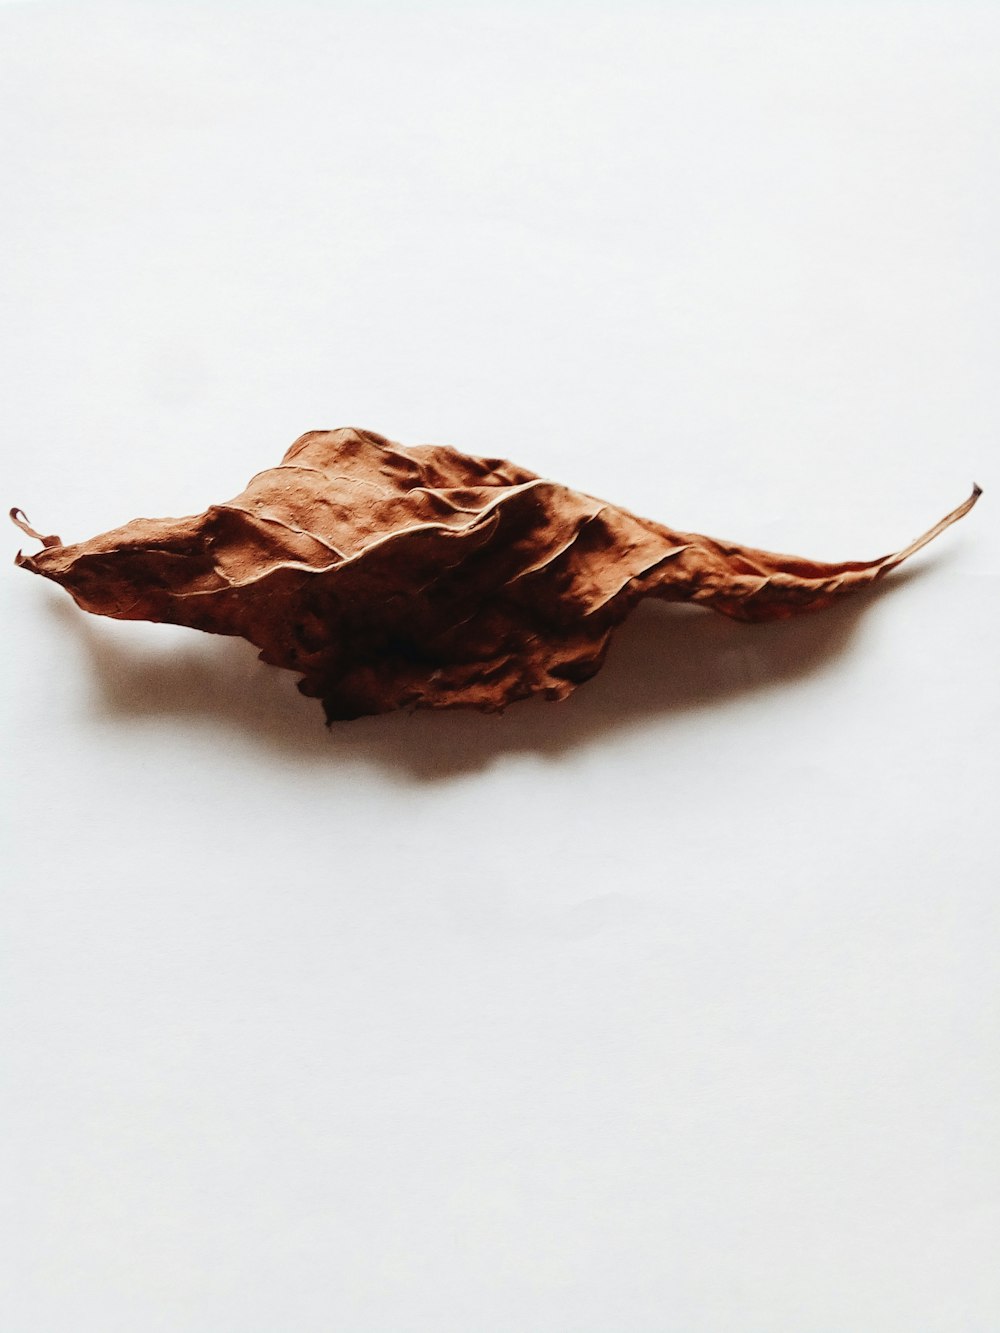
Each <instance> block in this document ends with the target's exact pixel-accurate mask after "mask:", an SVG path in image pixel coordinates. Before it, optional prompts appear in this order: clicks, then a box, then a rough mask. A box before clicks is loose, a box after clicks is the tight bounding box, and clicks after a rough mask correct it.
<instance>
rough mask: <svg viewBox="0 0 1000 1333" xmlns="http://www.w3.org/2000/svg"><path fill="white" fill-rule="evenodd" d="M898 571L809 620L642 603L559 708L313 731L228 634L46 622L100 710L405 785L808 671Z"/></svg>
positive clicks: (314, 721)
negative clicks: (73, 649)
mask: <svg viewBox="0 0 1000 1333" xmlns="http://www.w3.org/2000/svg"><path fill="white" fill-rule="evenodd" d="M925 567H926V566H921V567H918V568H917V569H914V570H912V571H908V570H904V571H898V572H896V573H895V574H894V576H893V578H892V580H891V581H890V582H888V583H886V584H884V585H882V586H881V587H879V588H877V589H870V590H867V591H863V592H859V593H856V594H854V595H853V596H851V597H850V598H849V599H847V600H846V601H845V602H843V603H842V604H840V605H837V606H834V607H831V608H829V609H827V610H825V611H822V612H818V613H816V614H807V615H804V616H801V617H799V618H797V619H794V620H789V621H785V622H781V623H775V624H770V625H742V624H738V623H736V622H734V621H731V620H727V619H725V618H724V617H723V616H720V615H717V614H715V613H713V612H711V611H705V610H701V609H699V608H695V607H689V606H671V605H668V604H664V603H658V602H653V601H647V602H645V603H643V604H642V605H641V606H640V607H638V608H637V610H636V611H635V612H634V613H633V614H632V616H631V617H630V618H629V620H627V621H626V623H625V624H624V625H623V626H622V627H621V628H620V629H619V630H618V631H617V634H616V636H615V639H614V641H613V642H612V645H611V649H610V651H609V653H608V659H607V661H606V663H605V665H604V667H603V669H602V670H601V671H600V672H599V673H598V675H597V676H596V677H594V679H593V680H591V681H588V682H587V683H586V684H584V685H582V686H580V688H579V689H578V690H577V691H576V692H575V694H574V695H573V696H572V697H571V698H570V699H568V700H566V701H565V702H562V703H557V704H551V703H546V702H543V701H540V700H537V701H536V700H532V701H529V702H526V703H519V704H513V705H512V706H511V707H510V708H509V709H508V710H507V712H505V713H503V714H502V715H484V714H480V713H475V712H471V711H469V712H467V711H464V710H455V711H452V712H440V713H438V712H412V713H392V714H387V715H386V716H383V717H375V718H362V719H360V720H359V721H356V722H341V723H335V724H334V726H333V727H332V728H330V729H327V728H326V727H325V726H324V720H323V714H322V709H321V707H320V705H319V703H318V702H316V701H315V700H312V699H305V698H304V697H303V696H302V695H300V694H299V693H298V691H297V690H296V688H295V677H294V676H293V674H292V673H290V672H287V671H281V670H279V669H277V668H274V667H268V666H265V665H264V664H263V663H261V662H260V661H258V659H257V656H256V650H255V649H254V648H253V647H252V646H251V645H250V644H247V643H245V642H244V641H243V640H242V639H227V638H222V637H217V636H214V635H199V634H196V633H194V632H192V633H191V638H190V647H186V648H184V649H182V650H180V651H178V650H177V649H176V647H175V646H174V644H173V643H171V644H170V645H169V646H168V647H166V648H165V649H163V650H162V651H159V650H153V651H151V650H150V649H149V648H148V647H147V646H144V647H142V648H139V649H136V648H133V647H131V646H126V645H125V644H124V643H123V641H122V627H119V626H115V627H113V629H112V627H111V626H108V625H106V624H105V623H103V622H102V621H101V620H100V619H98V618H95V617H91V616H87V615H85V614H83V613H81V612H80V611H78V610H77V608H76V607H74V606H73V605H72V604H71V603H69V602H67V601H65V600H64V599H62V598H59V599H58V601H57V602H55V603H53V606H54V609H55V610H56V612H57V614H59V616H60V618H61V619H63V620H64V622H65V623H66V624H68V625H71V626H72V628H73V630H74V632H75V633H76V634H77V635H78V636H79V637H80V639H81V640H82V642H83V643H84V645H85V647H86V649H87V653H88V656H89V658H90V662H91V665H92V667H93V671H94V677H95V682H96V686H97V708H98V710H99V712H100V713H101V714H102V715H104V716H106V717H109V718H114V719H117V720H124V719H128V718H136V719H138V718H146V719H149V718H154V719H155V718H165V717H175V718H182V719H184V720H185V722H186V723H187V724H188V725H195V726H213V727H218V726H220V725H221V726H223V727H227V728H233V729H235V730H236V731H237V732H238V733H239V734H240V735H241V736H242V737H243V738H245V739H246V740H247V741H248V743H250V744H252V745H255V746H260V747H263V748H265V749H270V750H275V751H280V752H284V753H285V754H286V755H287V756H290V757H294V758H295V759H296V760H298V761H299V762H312V763H316V762H323V763H329V762H331V761H332V762H336V761H338V760H342V761H345V762H349V763H356V762H363V763H369V764H374V765H380V766H384V767H386V768H388V769H391V770H393V771H394V772H396V773H397V774H403V775H408V776H410V777H411V778H414V779H416V780H419V781H435V780H442V779H447V778H450V777H454V776H457V775H459V774H461V773H465V772H470V771H474V770H477V769H480V768H483V767H485V766H487V765H489V764H490V763H491V762H493V761H495V760H497V759H498V758H500V757H502V756H504V755H511V754H519V753H522V754H534V755H539V756H542V757H546V758H550V759H557V758H558V757H559V756H560V755H562V754H564V753H565V752H566V751H568V750H571V749H574V748H576V747H580V746H584V745H588V744H594V743H596V742H599V741H600V740H601V738H602V737H604V736H606V735H608V734H609V733H611V732H620V731H622V730H627V729H629V728H636V727H641V726H642V725H643V724H645V723H647V722H649V721H651V720H653V719H656V718H662V717H663V716H664V715H669V714H681V713H687V712H690V711H691V710H694V709H700V708H707V707H719V706H724V705H725V704H726V703H727V702H728V701H731V700H736V699H739V698H741V697H742V696H744V695H746V694H747V693H749V692H753V691H767V690H770V689H775V688H777V687H779V686H783V685H787V684H789V683H790V682H793V681H795V680H797V679H799V678H801V677H804V676H807V675H810V674H813V673H815V672H818V671H820V670H822V669H823V667H824V666H825V665H827V664H829V663H831V662H832V660H833V659H835V658H836V657H837V656H838V654H840V653H842V652H843V650H844V648H845V647H846V645H847V644H848V642H849V640H850V638H851V636H852V634H853V633H854V631H855V628H856V626H857V624H858V622H859V620H860V619H861V617H862V616H863V615H864V614H865V612H866V611H867V610H868V608H869V607H871V606H872V604H873V602H875V601H876V600H881V599H882V598H885V597H887V596H891V595H892V593H893V591H899V590H900V589H901V588H902V587H904V586H905V584H906V583H907V582H908V581H909V580H910V579H913V578H916V577H919V575H920V572H921V569H922V568H925Z"/></svg>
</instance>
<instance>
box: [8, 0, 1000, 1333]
mask: <svg viewBox="0 0 1000 1333" xmlns="http://www.w3.org/2000/svg"><path fill="white" fill-rule="evenodd" d="M0 46H2V71H0V108H2V123H3V125H4V127H5V130H4V135H3V140H2V144H0V174H2V178H3V180H4V182H5V202H4V207H3V210H2V212H0V253H2V255H3V261H2V268H3V286H4V289H5V292H4V300H3V311H2V315H0V321H2V322H0V365H2V367H3V371H2V373H3V403H4V439H5V454H6V464H5V469H4V487H3V489H4V505H10V504H17V505H21V506H23V507H24V509H25V510H26V511H27V512H28V514H29V515H30V517H31V519H32V520H33V521H34V522H35V523H36V524H37V525H39V526H40V527H41V528H42V529H43V530H44V531H47V532H48V531H54V532H58V533H60V534H62V536H63V537H65V538H66V539H67V540H69V539H79V538H83V537H86V536H90V535H92V534H94V533H96V532H99V531H103V530H104V529H106V528H109V527H112V526H116V525H118V524H119V523H121V522H123V521H125V520H127V519H129V518H132V517H135V516H137V515H140V514H142V515H160V514H170V513H190V512H194V511H197V510H200V509H202V508H203V507H204V506H205V504H206V503H208V502H211V501H213V500H220V499H224V498H226V497H228V496H230V495H233V494H235V493H236V492H237V491H239V490H240V489H241V488H242V487H243V485H244V483H245V482H246V480H247V478H248V477H249V476H250V475H251V474H252V473H253V472H255V471H257V470H259V469H260V468H262V467H266V466H269V465H271V464H272V463H274V462H276V461H277V460H278V459H279V458H280V456H281V454H282V452H283V451H284V449H285V448H286V447H287V445H288V444H289V443H290V442H291V441H292V440H293V439H294V438H295V437H296V436H297V435H298V434H300V433H301V432H302V431H304V430H307V429H309V428H313V427H320V426H323V427H325V426H337V425H346V424H357V425H363V426H368V427H371V428H373V429H375V430H378V431H381V432H383V433H385V434H387V435H390V436H392V437H394V438H396V439H398V440H401V441H403V442H404V443H419V442H428V441H434V442H440V443H450V444H454V445H457V446H458V447H460V448H464V449H465V450H467V451H468V452H474V453H499V454H507V455H509V456H511V457H513V458H515V459H517V460H518V461H521V462H523V463H525V464H527V465H528V466H531V467H534V468H536V469H538V470H540V471H542V472H545V473H546V474H548V475H550V476H553V477H556V478H558V479H559V480H561V481H565V482H568V483H570V484H573V485H576V486H578V487H579V488H581V489H584V490H587V491H589V492H592V493H596V494H599V495H603V496H605V497H607V498H609V499H612V500H615V501H617V502H619V503H623V504H626V505H630V506H631V507H633V508H635V509H637V510H639V511H640V512H643V513H648V514H651V515H654V516H656V517H659V518H662V519H663V520H664V521H667V522H670V523H673V524H675V525H677V526H680V527H684V528H691V529H695V530H700V531H703V532H709V533H714V534H717V535H723V536H728V537H731V538H734V539H736V540H742V541H745V542H749V543H752V544H755V545H761V546H771V547H773V548H775V549H778V550H795V551H799V552H801V553H803V554H806V555H810V556H814V557H819V558H831V559H833V558H846V557H849V558H857V559H861V558H867V557H871V556H875V555H878V554H880V553H882V552H883V551H886V550H889V549H893V548H895V547H897V546H899V545H900V544H902V543H904V542H906V541H908V540H909V539H910V538H911V537H913V536H914V535H916V533H917V532H919V531H922V530H923V529H924V528H925V527H926V526H928V525H929V524H930V523H931V522H932V521H933V520H935V519H936V518H938V517H939V516H940V515H941V514H943V513H944V512H945V511H946V510H947V509H949V508H951V507H952V506H953V505H954V504H957V503H958V501H959V500H961V499H962V498H963V497H964V496H965V495H966V493H967V491H968V488H969V485H970V483H971V482H972V480H973V479H974V478H975V479H976V480H978V481H979V482H980V483H981V484H982V485H983V486H984V488H985V492H986V494H985V495H984V498H983V501H982V502H981V504H980V506H979V507H978V509H977V510H976V511H975V513H974V514H973V515H971V516H970V517H969V518H968V519H966V520H965V521H964V522H963V523H962V524H961V525H960V526H959V527H957V528H955V529H952V530H951V531H950V532H949V533H948V534H947V535H946V536H944V537H943V538H941V539H940V541H939V542H938V543H936V544H935V546H934V547H932V548H930V549H929V550H928V551H926V552H924V553H921V555H920V556H919V557H918V558H917V559H916V560H915V561H914V562H913V567H912V575H911V576H909V577H903V576H902V575H901V576H900V577H897V578H895V580H894V586H892V587H891V588H890V587H888V586H887V587H886V588H885V591H884V594H883V595H881V596H879V597H878V598H877V599H875V600H868V601H865V602H863V603H861V602H858V603H855V604H853V605H851V606H850V607H848V606H845V607H844V608H842V609H838V610H836V611H832V612H830V613H827V614H826V615H823V616H817V617H814V618H810V619H807V620H803V621H800V622H797V623H794V624H788V625H782V626H775V627H771V628H757V629H749V628H746V627H741V626H739V625H734V624H730V623H727V622H725V621H723V620H722V619H721V618H717V617H713V616H711V615H710V614H707V613H705V614H701V613H689V614H684V613H672V612H671V611H670V610H669V609H668V608H662V607H649V608H644V609H643V610H642V611H641V612H640V614H639V615H637V616H636V618H635V620H634V622H633V623H631V624H630V625H629V626H628V627H627V628H626V630H624V631H623V632H622V633H621V636H620V639H619V641H618V643H617V646H616V648H615V650H614V652H613V654H612V658H611V661H610V662H609V665H608V666H607V668H606V670H605V671H604V673H603V674H602V676H601V677H599V678H598V679H597V680H595V681H594V682H592V683H590V684H588V685H587V686H585V687H584V688H583V689H581V691H580V692H579V694H578V695H577V696H576V697H575V698H574V699H573V700H572V701H571V702H570V703H568V704H566V705H564V706H555V705H541V704H540V705H538V706H537V707H536V706H527V705H521V706H518V707H516V708H514V709H512V710H511V711H510V712H509V713H508V714H507V715H506V716H504V717H502V718H480V717H476V716H462V715H458V716H442V717H426V716H418V717H406V716H397V717H388V718H384V719H379V720H369V721H363V722H360V723H357V724H353V725H348V726H343V727H338V728H337V729H336V730H334V731H333V732H332V733H329V734H328V733H327V732H326V731H325V730H324V728H323V724H322V718H321V713H320V710H319V708H318V706H317V705H316V704H313V703H310V702H307V701H305V700H303V699H301V698H300V697H299V696H298V695H297V694H296V693H295V690H294V682H293V679H292V678H291V677H290V676H285V675H282V674H281V673H278V672H275V671H272V670H270V669H268V668H265V667H263V666H261V665H260V664H259V663H257V662H256V660H255V657H254V653H253V650H252V649H250V648H249V646H247V645H244V644H241V643H231V642H224V641H218V640H212V639H209V638H202V637H200V636H198V635H197V634H195V633H191V632H185V631H173V630H169V629H165V628H162V627H155V626H152V627H151V626H141V625H131V624H118V623H113V622H108V621H96V620H90V619H88V618H86V617H84V616H83V615H82V614H80V613H78V612H76V610H75V608H73V607H72V605H71V604H70V602H69V600H68V599H67V598H66V597H65V596H63V595H62V594H60V593H59V591H58V590H57V589H55V588H53V587H51V586H50V585H48V584H46V583H44V582H43V581H41V580H38V579H33V578H31V577H29V576H28V575H27V574H25V573H23V572H22V571H20V570H16V569H14V568H13V567H12V566H8V567H7V569H6V572H5V573H4V574H3V577H2V581H0V587H2V592H3V597H4V603H5V605H4V625H5V627H6V629H5V633H6V651H5V653H4V671H5V682H4V701H5V705H6V708H7V711H8V722H7V740H6V743H5V745H4V758H5V762H6V764H7V766H8V767H9V770H10V779H11V780H10V784H9V797H8V802H7V815H8V818H9V821H10V828H9V833H8V849H7V851H6V854H5V865H6V867H7V869H8V871H9V876H8V879H7V885H6V889H5V892H4V897H3V925H2V932H3V950H4V955H5V962H4V968H3V972H4V983H3V985H4V990H3V994H4V998H3V1006H2V1013H3V1043H2V1064H3V1070H4V1076H5V1080H6V1093H5V1097H4V1103H3V1115H2V1124H0V1141H2V1142H3V1146H4V1153H5V1156H6V1159H7V1161H6V1167H5V1175H4V1178H5V1181H6V1184H5V1186H4V1190H3V1195H4V1199H5V1203H4V1207H3V1213H4V1228H5V1235H4V1236H3V1238H2V1245H0V1251H2V1256H3V1258H2V1263H3V1266H4V1269H5V1273H6V1296H5V1298H4V1302H3V1304H4V1309H5V1314H4V1315H3V1317H2V1324H3V1327H4V1329H5V1330H10V1331H11V1333H55V1330H63V1329H66V1330H69V1329H71V1330H73V1333H91V1331H92V1333H117V1331H119V1330H121V1333H136V1330H142V1333H159V1331H161V1330H162V1331H163V1333H168V1331H169V1333H222V1331H223V1330H233V1331H234V1333H237V1331H238V1333H275V1331H276V1330H281V1331H282V1333H285V1331H286V1330H287V1333H330V1330H336V1331H338V1333H339V1331H341V1330H343V1331H344V1333H411V1331H412V1333H416V1331H418V1330H419V1331H420V1333H469V1331H470V1330H474V1333H494V1331H495V1333H508V1330H517V1333H552V1331H554V1330H559V1333H709V1331H711V1333H843V1331H844V1330H847V1329H850V1330H851V1333H896V1331H897V1330H898V1331H899V1333H938V1331H940V1333H995V1330H997V1329H998V1328H1000V1270H998V1268H997V1267H996V1265H995V1259H996V1254H997V1249H998V1244H1000V1144H998V1123H1000V1116H998V1111H1000V1069H998V1065H1000V1061H998V1050H1000V1041H998V1038H1000V997H998V987H997V981H996V977H997V959H998V946H1000V931H998V916H997V906H996V899H997V894H996V888H997V881H998V878H1000V877H998V874H997V871H998V855H997V851H998V848H997V834H996V829H997V808H998V807H997V794H998V792H997V787H998V784H997V754H998V740H1000V735H998V730H1000V729H998V725H997V722H998V718H997V686H996V678H997V666H998V658H1000V653H998V647H1000V634H998V625H997V604H998V603H997V594H998V589H1000V582H998V580H1000V549H998V548H1000V543H998V539H997V523H996V512H997V511H996V505H997V496H998V494H1000V485H998V483H1000V476H998V475H997V439H998V428H1000V388H998V377H997V373H996V372H997V365H998V361H1000V320H998V313H997V312H998V310H1000V281H998V280H1000V263H998V251H997V244H996V239H997V236H998V235H1000V175H998V172H997V142H998V126H1000V86H998V80H997V74H996V71H997V67H998V58H1000V9H998V8H997V7H996V6H995V5H993V6H987V7H985V8H981V9H977V8H974V7H972V6H966V5H963V4H948V5H945V4H940V5H913V4H911V5H903V6H900V7H893V6H889V5H881V4H879V5H857V6H849V5H834V4H805V3H802V4H797V5H789V6H778V5H765V4H761V5H754V6H749V5H748V6H733V7H728V6H723V5H721V4H708V5H699V6H681V5H677V6H671V5H668V4H658V5H651V6H648V7H638V6H635V7H632V8H628V7H626V8H625V9H624V11H623V12H619V13H612V9H611V6H603V5H596V4H594V5H587V4H579V5H573V6H570V7H557V6H542V7H541V8H537V7H535V6H528V5H524V6H523V7H500V6H468V7H464V8H461V9H458V8H455V9H445V8H435V7H431V6H425V5H420V6H406V7H403V6H393V5H389V4H385V5H377V6H367V7H361V8H354V9H351V8H346V7H340V6H338V5H317V6H313V7H296V6H294V5H288V4H283V5H282V6H281V7H280V8H279V7H277V6H274V7H257V6H221V5H218V6H216V5H199V6H196V7H190V8H189V7H186V6H182V5H169V6H167V5H162V6H153V5H129V6H121V7H117V8H103V7H98V6H89V5H88V6H86V7H79V8H73V7H59V8H57V7H55V6H48V5H20V6H19V5H13V6H8V7H5V8H4V10H3V12H2V13H0ZM7 544H8V557H11V558H12V557H13V554H14V552H15V550H16V549H17V547H18V545H19V544H24V545H27V544H28V543H27V541H24V542H22V540H21V536H20V534H19V533H17V532H16V531H15V530H14V529H13V528H11V529H10V531H9V534H8V543H7Z"/></svg>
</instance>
